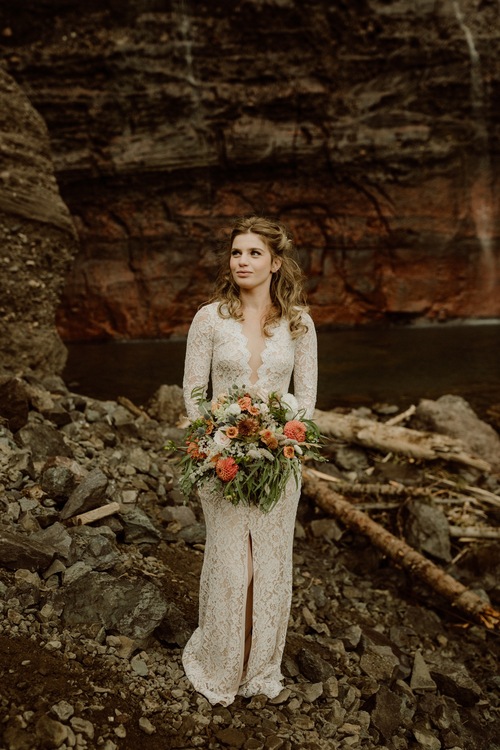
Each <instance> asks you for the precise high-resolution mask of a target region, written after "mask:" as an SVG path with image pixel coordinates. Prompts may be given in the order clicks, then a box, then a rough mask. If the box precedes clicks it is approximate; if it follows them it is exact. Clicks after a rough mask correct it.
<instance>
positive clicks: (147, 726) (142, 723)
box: [139, 716, 156, 735]
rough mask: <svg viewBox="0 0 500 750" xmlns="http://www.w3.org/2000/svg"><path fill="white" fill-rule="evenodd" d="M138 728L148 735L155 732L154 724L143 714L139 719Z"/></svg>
mask: <svg viewBox="0 0 500 750" xmlns="http://www.w3.org/2000/svg"><path fill="white" fill-rule="evenodd" d="M139 728H140V729H142V731H143V732H144V733H145V734H148V735H151V734H154V733H155V732H156V727H155V726H154V724H152V723H151V722H150V721H149V719H147V718H146V717H145V716H141V718H140V719H139Z"/></svg>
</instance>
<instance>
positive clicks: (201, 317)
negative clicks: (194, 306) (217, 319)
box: [183, 307, 213, 420]
mask: <svg viewBox="0 0 500 750" xmlns="http://www.w3.org/2000/svg"><path fill="white" fill-rule="evenodd" d="M212 350H213V318H212V315H211V310H210V308H209V307H202V308H201V310H198V312H197V313H196V315H195V316H194V318H193V322H192V323H191V327H190V329H189V333H188V337H187V343H186V359H185V363H184V381H183V391H184V403H185V404H186V412H187V415H188V417H189V419H191V420H193V419H196V418H197V417H198V416H199V415H198V409H197V406H196V403H195V402H194V401H193V399H192V398H191V393H192V390H193V388H199V387H200V386H201V387H202V388H203V389H204V392H205V395H206V393H207V388H208V381H209V378H210V368H211V364H212Z"/></svg>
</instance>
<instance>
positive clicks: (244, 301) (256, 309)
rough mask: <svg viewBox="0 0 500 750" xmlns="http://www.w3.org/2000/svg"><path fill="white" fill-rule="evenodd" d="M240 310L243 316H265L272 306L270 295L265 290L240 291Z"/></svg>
mask: <svg viewBox="0 0 500 750" xmlns="http://www.w3.org/2000/svg"><path fill="white" fill-rule="evenodd" d="M240 301H241V309H242V311H243V314H245V313H248V314H251V315H259V314H260V315H262V316H264V315H266V313H267V312H268V311H269V309H270V308H271V306H272V300H271V295H270V294H269V291H268V290H267V289H265V290H262V291H261V290H257V289H255V290H253V289H252V290H246V289H241V290H240Z"/></svg>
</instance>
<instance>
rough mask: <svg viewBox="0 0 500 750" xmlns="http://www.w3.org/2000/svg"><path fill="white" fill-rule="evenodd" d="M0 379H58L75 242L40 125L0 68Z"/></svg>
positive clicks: (23, 97)
mask: <svg viewBox="0 0 500 750" xmlns="http://www.w3.org/2000/svg"><path fill="white" fill-rule="evenodd" d="M0 159H1V162H0V164H1V166H0V243H1V251H0V352H1V355H0V376H2V375H3V374H4V373H6V372H7V373H8V372H16V373H23V372H26V371H28V370H31V371H33V372H35V373H37V374H39V375H46V374H49V373H54V372H59V371H60V370H62V368H63V366H64V363H65V360H66V349H65V347H64V345H63V343H62V341H61V339H60V337H59V335H58V333H57V331H56V328H55V310H56V307H57V305H58V302H59V294H60V291H61V287H62V284H63V282H64V277H65V274H66V272H67V270H68V266H69V262H70V260H71V258H72V257H73V256H74V255H75V254H76V250H77V240H76V235H75V230H74V227H73V224H72V222H71V217H70V214H69V211H68V209H67V208H66V206H65V205H64V203H63V201H62V200H61V197H60V195H59V192H58V188H57V184H56V180H55V177H54V174H53V170H52V164H51V160H50V151H49V141H48V136H47V131H46V128H45V124H44V122H43V120H42V118H41V117H40V115H39V114H38V113H37V112H36V111H35V110H34V109H33V107H32V105H31V104H30V102H29V100H28V99H27V97H26V95H25V94H24V93H23V91H22V90H21V89H20V88H19V86H18V85H17V83H15V81H13V80H12V78H10V76H8V75H7V74H6V73H5V72H4V71H3V70H1V69H0Z"/></svg>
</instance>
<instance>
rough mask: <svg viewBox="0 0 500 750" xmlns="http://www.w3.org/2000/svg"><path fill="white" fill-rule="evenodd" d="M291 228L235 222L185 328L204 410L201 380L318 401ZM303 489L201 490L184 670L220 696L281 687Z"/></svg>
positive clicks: (213, 696) (255, 220) (214, 699)
mask: <svg viewBox="0 0 500 750" xmlns="http://www.w3.org/2000/svg"><path fill="white" fill-rule="evenodd" d="M293 252H294V249H293V244H292V241H291V239H290V237H289V234H288V232H287V230H286V228H285V227H284V226H282V225H281V224H279V223H277V222H274V221H270V220H268V219H265V218H260V217H255V216H254V217H248V218H245V219H242V220H238V221H237V222H236V223H235V224H234V227H233V230H232V233H231V238H230V243H229V253H226V256H225V258H224V260H223V263H222V265H221V270H220V273H219V278H218V282H217V285H216V292H215V296H214V298H213V301H212V302H211V304H208V305H206V306H204V307H202V308H201V309H200V310H199V311H198V312H197V314H196V315H195V317H194V319H193V322H192V324H191V328H190V330H189V334H188V341H187V350H186V363H185V372H184V398H185V401H186V409H187V413H188V416H189V418H190V419H192V420H194V419H196V418H197V416H199V415H198V413H197V408H196V403H195V402H194V401H193V399H192V398H191V394H192V391H193V389H194V388H197V387H200V386H201V387H203V388H204V389H205V391H206V389H207V387H208V382H209V378H210V377H211V379H212V386H213V394H214V395H217V394H219V393H223V392H225V391H226V392H227V390H228V389H229V388H230V387H231V386H232V385H235V384H236V385H239V386H246V387H250V386H254V387H257V388H258V389H259V391H265V392H266V393H269V392H271V391H277V392H281V393H286V392H287V391H288V389H289V384H290V379H291V375H292V372H293V376H294V393H295V397H296V399H297V401H298V404H299V409H300V410H301V413H302V415H303V417H304V418H311V416H312V413H313V410H314V404H315V399H316V384H317V355H316V334H315V330H314V324H313V322H312V319H311V318H310V316H309V315H308V313H307V308H306V306H305V297H304V293H303V289H302V272H301V270H300V268H299V266H298V264H297V263H296V261H295V260H294V258H293ZM299 496H300V487H299V488H297V485H296V482H295V479H294V478H293V477H291V479H290V481H289V482H288V483H287V485H286V488H285V491H284V494H283V497H281V498H280V499H279V501H278V502H277V504H276V505H275V507H274V508H273V509H272V510H271V511H270V512H269V513H263V512H262V511H261V510H259V508H258V507H256V506H253V505H250V506H246V505H241V504H240V505H238V506H233V505H231V503H229V502H228V501H227V500H225V499H224V498H223V497H222V496H221V495H215V496H214V494H213V492H212V491H211V490H210V488H203V486H202V488H201V489H200V499H201V503H202V507H203V512H204V516H205V522H206V529H207V538H206V545H205V555H204V561H203V569H202V573H201V580H200V604H199V626H198V628H197V629H196V630H195V632H194V633H193V635H192V636H191V639H190V640H189V642H188V643H187V645H186V648H185V650H184V653H183V659H182V660H183V665H184V669H185V671H186V675H187V677H188V678H189V680H190V681H191V683H192V684H193V686H194V688H195V689H196V690H197V691H198V692H200V693H202V694H203V695H204V696H205V697H206V698H207V699H208V700H209V701H210V702H211V703H213V704H215V703H221V704H223V705H225V706H227V705H229V704H230V703H232V702H233V700H234V698H235V695H236V694H240V695H243V696H245V697H249V696H252V695H256V694H258V693H263V694H265V695H267V696H268V697H269V698H274V697H276V696H277V695H278V694H279V693H280V692H281V690H282V687H283V686H282V683H281V680H282V679H283V676H282V674H281V670H280V665H281V659H282V655H283V649H284V646H285V638H286V630H287V625H288V618H289V613H290V605H291V597H292V545H293V535H294V528H295V515H296V510H297V504H298V501H299Z"/></svg>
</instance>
